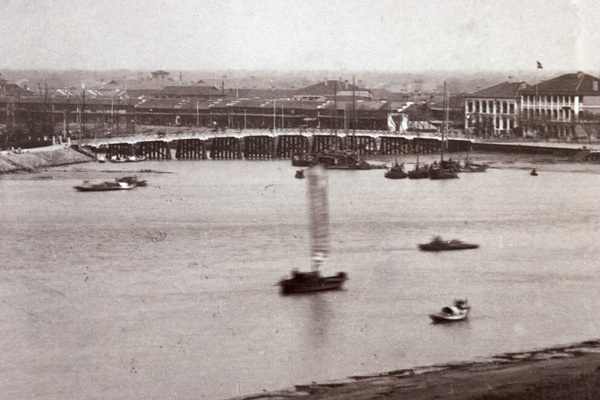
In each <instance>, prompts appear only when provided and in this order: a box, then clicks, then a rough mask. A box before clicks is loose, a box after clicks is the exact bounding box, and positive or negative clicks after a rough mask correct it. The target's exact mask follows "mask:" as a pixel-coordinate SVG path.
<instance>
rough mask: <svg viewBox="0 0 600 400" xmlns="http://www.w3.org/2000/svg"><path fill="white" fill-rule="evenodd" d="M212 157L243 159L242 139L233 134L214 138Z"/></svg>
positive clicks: (211, 150) (215, 158) (217, 158)
mask: <svg viewBox="0 0 600 400" xmlns="http://www.w3.org/2000/svg"><path fill="white" fill-rule="evenodd" d="M210 158H212V159H213V160H231V159H242V148H241V140H240V139H239V138H236V137H232V136H225V137H215V138H213V139H212V145H211V148H210Z"/></svg>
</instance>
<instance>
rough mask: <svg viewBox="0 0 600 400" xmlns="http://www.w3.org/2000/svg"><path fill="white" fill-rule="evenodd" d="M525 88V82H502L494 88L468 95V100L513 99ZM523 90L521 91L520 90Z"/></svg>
mask: <svg viewBox="0 0 600 400" xmlns="http://www.w3.org/2000/svg"><path fill="white" fill-rule="evenodd" d="M526 87H527V84H526V83H525V82H504V83H501V84H499V85H496V86H492V87H489V88H486V89H482V90H478V91H477V92H474V93H469V94H467V95H466V96H465V97H468V98H492V99H514V98H516V97H517V96H518V94H519V92H520V91H521V90H523V89H525V88H526ZM521 88H523V89H521Z"/></svg>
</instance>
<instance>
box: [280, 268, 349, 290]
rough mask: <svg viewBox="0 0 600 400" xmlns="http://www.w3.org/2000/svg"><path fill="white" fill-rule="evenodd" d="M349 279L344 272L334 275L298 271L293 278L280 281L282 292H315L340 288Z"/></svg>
mask: <svg viewBox="0 0 600 400" xmlns="http://www.w3.org/2000/svg"><path fill="white" fill-rule="evenodd" d="M347 279H348V277H347V275H346V274H345V273H344V272H340V273H338V274H337V275H334V276H319V275H312V274H301V273H298V274H296V275H295V276H294V277H292V278H291V279H283V280H281V281H280V282H279V286H280V288H281V293H282V294H296V293H313V292H323V291H329V290H340V289H342V286H343V285H344V282H346V280H347Z"/></svg>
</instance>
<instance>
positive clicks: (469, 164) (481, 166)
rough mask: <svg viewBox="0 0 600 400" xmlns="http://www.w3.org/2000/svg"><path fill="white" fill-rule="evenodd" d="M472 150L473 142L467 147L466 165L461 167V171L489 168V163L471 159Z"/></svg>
mask: <svg viewBox="0 0 600 400" xmlns="http://www.w3.org/2000/svg"><path fill="white" fill-rule="evenodd" d="M470 151H471V143H470V142H469V147H468V148H467V157H466V158H465V165H464V166H463V167H462V168H461V169H460V170H461V172H485V171H486V170H487V169H488V168H489V165H488V164H485V163H483V164H476V163H474V162H472V161H471V160H470V159H469V152H470Z"/></svg>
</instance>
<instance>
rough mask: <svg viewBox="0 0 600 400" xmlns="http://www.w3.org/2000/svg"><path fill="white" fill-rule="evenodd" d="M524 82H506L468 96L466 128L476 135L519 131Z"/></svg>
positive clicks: (497, 134) (485, 135) (466, 96)
mask: <svg viewBox="0 0 600 400" xmlns="http://www.w3.org/2000/svg"><path fill="white" fill-rule="evenodd" d="M526 88H527V84H526V83H525V82H504V83H501V84H499V85H496V86H492V87H489V88H486V89H483V90H479V91H477V92H474V93H470V94H467V95H465V129H466V130H467V132H469V133H470V134H474V135H476V136H484V137H493V136H504V135H510V134H513V133H515V132H518V129H516V128H517V127H518V126H519V124H518V121H519V99H520V93H521V91H523V90H525V89H526Z"/></svg>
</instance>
